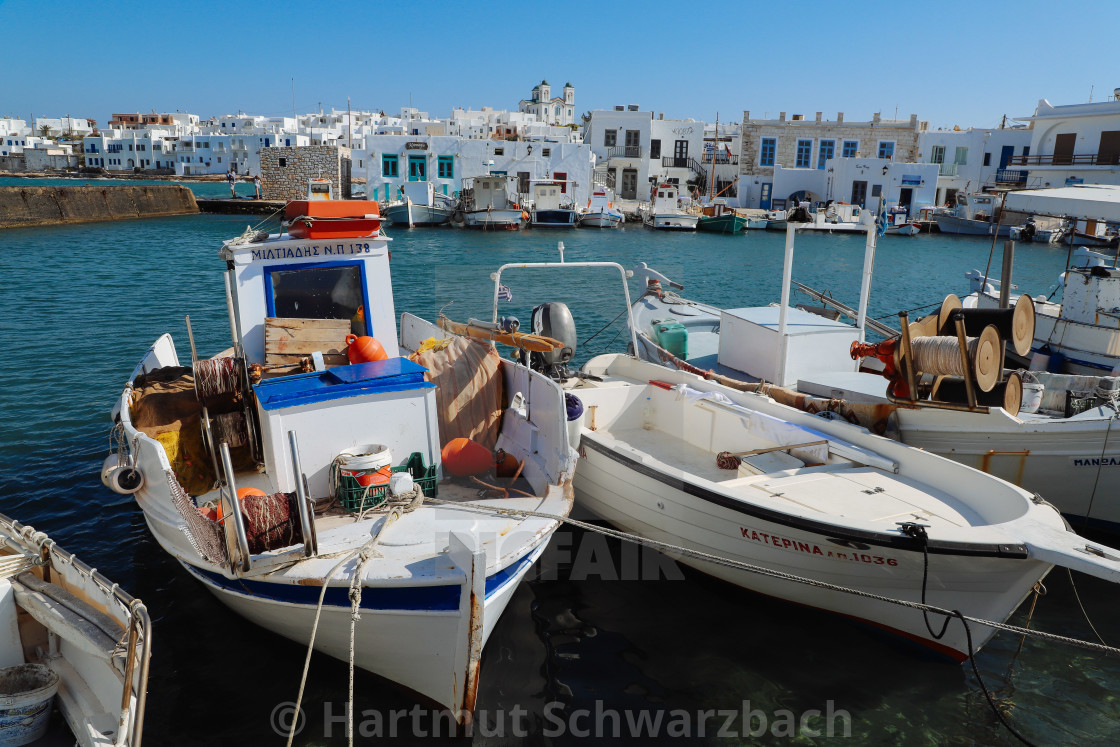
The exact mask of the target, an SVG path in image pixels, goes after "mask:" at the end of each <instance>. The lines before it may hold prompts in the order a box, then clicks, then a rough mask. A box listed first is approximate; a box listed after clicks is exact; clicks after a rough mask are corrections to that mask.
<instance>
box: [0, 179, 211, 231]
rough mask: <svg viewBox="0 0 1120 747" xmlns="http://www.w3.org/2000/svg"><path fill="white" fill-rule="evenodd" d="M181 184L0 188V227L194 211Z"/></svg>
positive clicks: (195, 206)
mask: <svg viewBox="0 0 1120 747" xmlns="http://www.w3.org/2000/svg"><path fill="white" fill-rule="evenodd" d="M197 212H198V203H196V202H195V199H194V193H193V192H191V191H190V189H188V188H187V187H183V186H181V185H177V184H176V185H171V184H168V185H162V184H161V185H144V186H140V185H137V186H132V185H114V186H104V187H96V186H95V187H85V186H82V187H0V228H15V227H21V226H51V225H60V224H65V223H85V222H89V221H107V220H124V219H127V218H150V217H155V216H161V215H184V214H188V213H197Z"/></svg>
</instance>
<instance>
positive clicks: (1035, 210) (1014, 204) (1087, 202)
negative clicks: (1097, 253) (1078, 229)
mask: <svg viewBox="0 0 1120 747" xmlns="http://www.w3.org/2000/svg"><path fill="white" fill-rule="evenodd" d="M1003 206H1004V208H1005V209H1007V210H1015V211H1018V212H1021V213H1029V214H1031V215H1048V216H1057V217H1064V218H1078V219H1088V220H1099V221H1107V222H1110V223H1120V187H1115V186H1111V185H1106V184H1081V185H1078V186H1074V187H1055V188H1053V189H1024V190H1021V191H1018V192H1008V193H1007V195H1006V196H1005V197H1004V198H1003Z"/></svg>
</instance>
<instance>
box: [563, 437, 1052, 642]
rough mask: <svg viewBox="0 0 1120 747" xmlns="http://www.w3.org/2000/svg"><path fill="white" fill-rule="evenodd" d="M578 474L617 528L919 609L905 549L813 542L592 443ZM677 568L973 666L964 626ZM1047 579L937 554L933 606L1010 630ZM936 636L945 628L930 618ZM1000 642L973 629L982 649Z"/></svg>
mask: <svg viewBox="0 0 1120 747" xmlns="http://www.w3.org/2000/svg"><path fill="white" fill-rule="evenodd" d="M583 446H584V448H583V455H582V456H581V459H580V462H579V467H578V469H577V470H576V479H575V491H576V501H577V503H578V504H579V505H581V507H583V508H586V509H588V510H590V511H592V512H593V513H595V514H597V515H598V516H600V517H602V518H603V519H605V520H607V521H609V522H610V523H612V524H614V525H615V526H618V527H619V528H621V529H623V530H625V531H629V532H634V533H636V534H640V535H642V536H643V537H649V538H651V539H655V540H659V541H662V542H668V543H671V544H675V545H684V546H686V547H688V548H690V549H694V550H700V551H702V552H706V553H713V554H716V555H719V556H721V557H725V558H729V559H732V560H735V561H741V562H744V563H750V564H753V565H758V566H764V567H766V568H769V569H772V570H775V571H780V572H784V573H791V574H795V575H798V576H802V577H808V578H812V579H814V580H817V581H822V582H825V583H831V584H838V585H841V586H844V587H847V588H851V589H857V590H859V591H864V592H868V593H872V594H880V595H883V596H887V597H891V598H895V599H904V600H908V601H915V602H917V601H920V600H921V588H922V562H923V559H922V553H921V551H920V550H914V549H902V548H899V547H881V546H878V547H877V546H868V545H863V548H862V549H861V548H858V547H857V548H853V547H850V546H844V545H842V544H838V543H836V542H834V541H832V540H830V539H829V537H830V536H832V537H836V536H837V535H836V533H835V532H832V533H829V532H822V533H816V532H810V531H805V530H804V529H800V528H796V527H792V526H789V525H784V524H780V523H776V522H774V521H770V520H767V519H765V518H762V517H761V516H760V515H751V514H749V513H746V512H744V511H743V510H742V509H736V508H731V507H728V506H727V505H722V504H721V502H720V501H719V500H718V497H716V496H715V494H714V493H712V494H708V493H706V491H704V490H703V488H702V487H700V486H696V485H689V484H688V482H687V480H686V481H685V482H684V483H682V481H681V480H680V479H679V477H677V476H676V475H667V474H659V473H657V472H656V471H655V470H652V469H649V468H645V467H643V466H642V465H641V464H640V463H635V462H633V461H631V460H629V459H627V458H626V457H625V456H621V455H619V454H617V453H615V454H611V453H609V450H607V449H604V448H596V446H595V445H594V441H593V436H592V437H591V438H588V436H587V435H586V434H585V437H584V441H583ZM678 559H679V560H680V562H682V563H684V564H685V565H688V566H690V567H692V568H696V569H697V570H700V571H702V572H704V573H707V574H709V575H712V576H715V577H716V578H720V579H722V580H724V581H727V582H729V583H733V584H735V585H736V586H741V587H743V588H745V589H750V590H752V591H756V592H759V593H762V594H766V595H767V596H772V597H777V598H779V599H785V600H787V601H790V602H796V603H798V604H803V605H806V606H809V607H815V608H818V609H824V610H828V611H830V612H835V613H838V614H841V615H845V616H847V617H852V618H855V619H858V620H862V621H864V622H867V623H869V624H871V625H874V626H876V627H879V628H883V629H886V630H888V631H890V632H893V633H896V634H898V635H901V636H903V637H904V638H907V639H910V640H914V641H917V642H919V643H921V644H923V645H925V646H927V647H929V648H932V649H934V650H936V651H939V652H941V653H943V654H946V655H948V656H950V657H952V658H954V659H956V660H964V659H965V658H967V656H968V644H967V641H966V637H965V633H964V629H963V628H962V627H961V625H960V623H952V624H950V625H949V629H948V632H947V633H946V635H945V637H944V638H943V639H941V640H940V641H936V640H933V639H932V637H931V636H930V634H929V632H928V631H927V630H926V627H925V623H924V622H923V620H922V613H921V612H919V611H917V610H913V609H909V608H906V607H901V606H898V605H893V604H889V603H885V602H877V601H874V600H870V599H867V598H866V597H858V596H853V595H849V594H844V593H840V592H834V591H828V590H824V589H821V588H819V587H815V586H809V585H805V584H800V583H795V582H792V581H786V580H781V579H775V578H771V577H768V576H764V575H760V574H754V573H749V572H747V571H742V570H738V569H732V568H728V567H726V566H722V565H718V564H715V563H710V562H707V561H702V560H697V559H695V558H691V557H687V556H683V557H679V558H678ZM1048 570H1049V568H1048V566H1047V564H1046V563H1042V562H1039V561H1037V560H1032V559H1028V558H1001V557H973V556H966V555H959V556H952V555H941V554H931V556H930V571H929V573H930V576H929V579H930V580H929V584H928V592H927V597H926V601H927V602H928V603H930V604H934V605H938V606H941V607H944V608H947V609H959V610H961V611H962V612H964V613H965V614H968V615H974V616H977V617H981V618H984V619H990V620H1000V621H1002V620H1005V619H1006V618H1007V617H1008V615H1010V614H1011V612H1012V611H1014V609H1015V608H1016V607H1018V606H1019V604H1020V603H1021V602H1022V600H1023V599H1024V598H1025V597H1026V595H1027V594H1028V593H1029V592H1030V590H1031V588H1032V587H1033V586H1034V584H1035V582H1036V581H1038V579H1039V578H1040V577H1042V576H1043V575H1045V574H1046V572H1047V571H1048ZM930 622H931V624H933V625H934V629H935V630H938V629H939V628H940V627H941V624H942V623H941V620H940V619H939V618H936V617H931V619H930ZM993 634H994V631H993V630H991V629H988V628H984V627H981V626H973V629H972V636H973V644H974V647H975V648H977V649H978V648H979V647H980V646H982V645H983V644H984V642H986V641H987V640H988V639H989V638H991V636H992V635H993Z"/></svg>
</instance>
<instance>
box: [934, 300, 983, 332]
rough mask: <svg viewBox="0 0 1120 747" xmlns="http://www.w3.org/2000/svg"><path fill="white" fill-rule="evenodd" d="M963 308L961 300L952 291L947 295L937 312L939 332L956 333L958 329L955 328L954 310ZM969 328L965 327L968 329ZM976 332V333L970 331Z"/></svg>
mask: <svg viewBox="0 0 1120 747" xmlns="http://www.w3.org/2000/svg"><path fill="white" fill-rule="evenodd" d="M959 308H961V300H960V299H959V298H957V297H956V296H955V295H954V294H952V293H950V294H949V295H947V296H945V300H944V301H942V302H941V309H940V310H939V311H938V312H937V333H938V334H941V335H955V334H956V333H957V331H956V329H954V328H953V312H954V311H956V310H957V309H959ZM967 330H968V328H967V327H966V328H965V331H967ZM970 334H975V333H970Z"/></svg>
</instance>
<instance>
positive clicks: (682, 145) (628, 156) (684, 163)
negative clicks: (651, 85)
mask: <svg viewBox="0 0 1120 747" xmlns="http://www.w3.org/2000/svg"><path fill="white" fill-rule="evenodd" d="M706 129H710V128H709V127H708V125H707V124H706V123H704V122H700V121H697V120H694V119H683V120H682V119H664V115H661V116H659V117H657V118H656V119H655V118H654V113H653V112H651V111H640V110H639V108H638V107H637V106H636V105H634V104H631V105H629V106H615V107H614V109H596V110H595V111H593V112H591V122H590V123H589V124H588V126H587V132H586V133H584V142H586V143H588V144H589V145H590V146H591V149H592V151H593V152H594V153H595V156H596V160H597V163H598V164H599V167H598V168H599V172H600V177H599V178H600V180H601V181H602V182H603V183H605V184H607V185H608V186H610V187H612V188H613V189H614V190H615V192H616V193H617V194H618V196H619V197H621V198H622V199H625V200H648V199H649V194H650V187H651V185H654V184H656V183H658V182H663V181H664V182H669V183H671V184H676V185H678V186H680V187H682V190H683V189H684V188H685V187H686V185H687V184H688V183H690V182H691V183H693V184H703V183H704V182H705V181H706V179H707V169H705V167H704V165H703V164H702V163H701V158H702V156H703V154H704V134H705V130H706ZM721 160H722V159H721Z"/></svg>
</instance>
